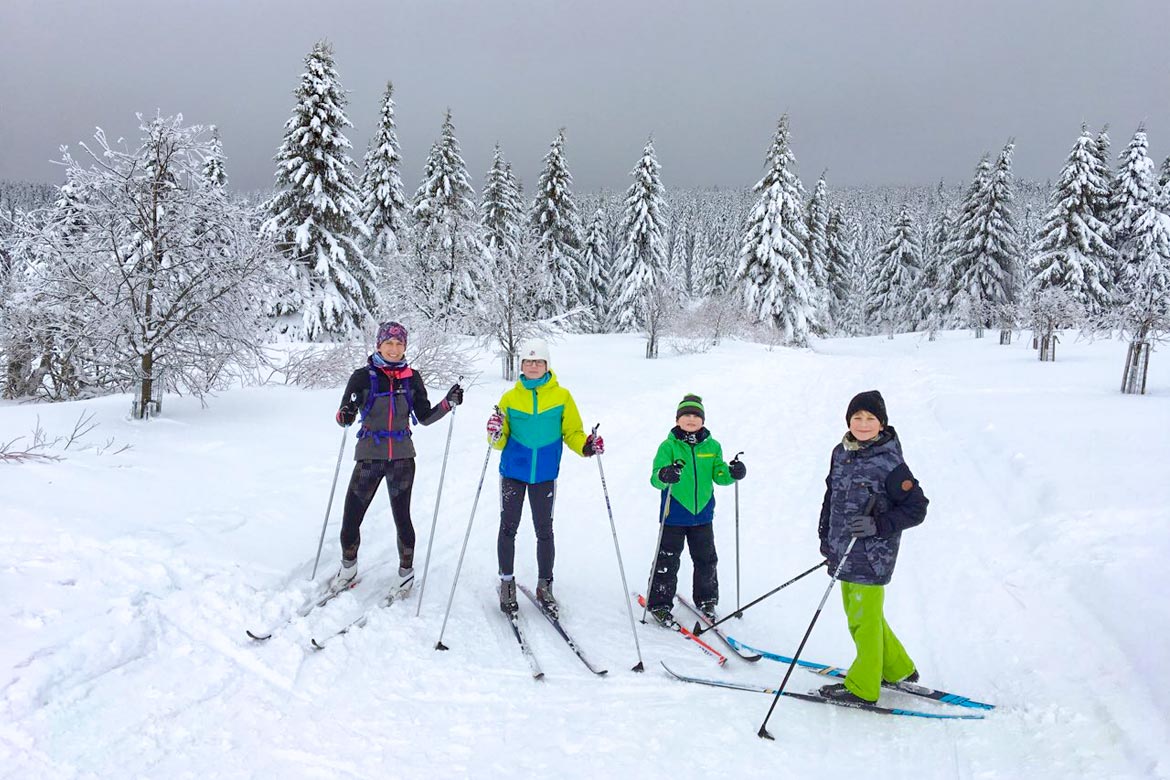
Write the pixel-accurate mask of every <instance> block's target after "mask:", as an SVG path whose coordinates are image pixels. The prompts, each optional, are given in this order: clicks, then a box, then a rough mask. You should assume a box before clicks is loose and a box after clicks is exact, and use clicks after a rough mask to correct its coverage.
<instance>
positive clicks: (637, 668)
mask: <svg viewBox="0 0 1170 780" xmlns="http://www.w3.org/2000/svg"><path fill="white" fill-rule="evenodd" d="M600 427H601V423H597V425H594V426H593V433H594V435H596V434H597V429H598V428H600ZM594 457H596V458H597V473H598V474H600V475H601V492H602V494H603V495H604V496H605V511H606V512H607V513H608V514H609V530H610V533H612V534H613V551H614V552H615V553H617V562H618V572H620V573H621V575H622V594H623V595H624V597H625V601H626V612H627V613H628V614H629V616H630V633H632V634H633V635H634V650H635V651H637V653H638V663H637V665H636V666H634V667H633V671H635V672H642V671H645V670H646V667H645V666H643V665H642V645H641V644H639V643H638V629H637V627H636V626H635V625H634V608H633V607H631V606H630V588H629V586H628V585H626V567H625V566H623V565H622V548H621V547H620V546H618V537H617V526H616V525H615V524H614V522H613V507H612V506H610V503H609V488H607V487H606V485H605V469H604V468H602V466H601V456H600V455H595V456H594Z"/></svg>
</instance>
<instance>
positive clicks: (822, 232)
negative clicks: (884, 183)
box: [806, 173, 832, 335]
mask: <svg viewBox="0 0 1170 780" xmlns="http://www.w3.org/2000/svg"><path fill="white" fill-rule="evenodd" d="M829 208H830V206H829V185H828V184H826V183H825V174H823V173H822V174H821V178H820V179H818V180H817V185H816V187H814V188H813V194H812V197H811V198H809V201H808V211H807V214H806V222H807V225H808V242H807V244H806V250H807V252H808V277H809V282H810V285H811V288H810V293H811V295H812V304H813V315H814V316H813V317H812V319H811V320H810V322H809V327H810V328H811V329H812V331H813V332H814V333H818V334H820V335H824V334H826V333H828V332H829V331H830V330H832V320H831V319H830V316H829V292H828V285H829V272H828V263H829V260H828V253H829V239H828V230H829Z"/></svg>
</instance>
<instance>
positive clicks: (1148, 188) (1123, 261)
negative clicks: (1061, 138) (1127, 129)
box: [1109, 126, 1158, 303]
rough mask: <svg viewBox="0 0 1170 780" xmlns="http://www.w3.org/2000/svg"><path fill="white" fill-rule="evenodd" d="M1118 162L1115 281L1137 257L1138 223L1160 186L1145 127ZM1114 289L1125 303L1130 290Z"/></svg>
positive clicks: (1112, 218) (1112, 212)
mask: <svg viewBox="0 0 1170 780" xmlns="http://www.w3.org/2000/svg"><path fill="white" fill-rule="evenodd" d="M1118 161H1119V165H1118V170H1117V176H1116V178H1115V179H1114V187H1113V192H1112V199H1111V201H1110V208H1109V226H1110V239H1111V243H1112V245H1113V248H1114V250H1115V251H1116V253H1117V254H1116V255H1115V257H1114V260H1115V268H1114V273H1113V277H1112V279H1113V281H1114V282H1115V283H1117V282H1120V281H1121V280H1122V278H1123V277H1124V276H1125V275H1126V269H1127V268H1128V267H1129V265H1130V264H1131V263H1132V262H1134V260H1135V259H1136V258H1135V256H1134V252H1135V251H1136V249H1137V245H1136V242H1134V241H1133V238H1134V234H1135V230H1136V226H1137V223H1138V220H1140V219H1142V218H1143V217H1145V216H1146V212H1147V211H1148V210H1149V208H1150V203H1151V202H1152V201H1153V200H1154V197H1155V193H1156V191H1157V187H1158V184H1157V179H1156V177H1157V173H1156V171H1155V170H1154V161H1153V160H1151V159H1150V156H1149V142H1148V140H1147V139H1146V131H1145V127H1144V126H1139V127H1138V129H1137V132H1135V133H1134V134H1133V138H1132V139H1131V140H1130V142H1129V144H1128V145H1127V146H1126V147H1125V149H1124V150H1123V151H1122V152H1121V154H1120V155H1118ZM1115 292H1116V293H1118V294H1120V295H1121V296H1122V300H1119V301H1118V303H1122V302H1124V298H1125V297H1126V296H1127V295H1128V290H1125V289H1124V288H1123V287H1122V288H1120V289H1115Z"/></svg>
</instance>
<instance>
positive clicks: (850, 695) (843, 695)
mask: <svg viewBox="0 0 1170 780" xmlns="http://www.w3.org/2000/svg"><path fill="white" fill-rule="evenodd" d="M817 695H818V696H820V697H821V698H824V699H832V700H833V701H839V702H842V703H846V704H873V702H871V701H866V700H865V699H863V698H861V697H860V696H858V695H857V694H855V693H854V692H853V691H851V690H849V689H848V688H846V687H845V683H833V684H832V685H822V686H821V687H820V689H819V690H817Z"/></svg>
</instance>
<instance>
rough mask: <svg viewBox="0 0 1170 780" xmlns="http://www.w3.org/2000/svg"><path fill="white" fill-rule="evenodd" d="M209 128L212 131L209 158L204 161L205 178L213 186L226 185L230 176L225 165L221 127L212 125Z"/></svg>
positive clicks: (208, 148)
mask: <svg viewBox="0 0 1170 780" xmlns="http://www.w3.org/2000/svg"><path fill="white" fill-rule="evenodd" d="M208 129H209V130H210V131H211V142H210V143H209V144H208V147H207V159H206V160H204V161H203V170H202V173H203V178H204V179H205V180H206V181H207V183H208V184H211V185H213V186H216V187H226V186H227V183H228V177H227V171H226V170H225V169H224V167H223V143H222V142H221V141H220V140H219V128H217V127H216V126H215V125H212V126H211V127H210V128H208Z"/></svg>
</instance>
